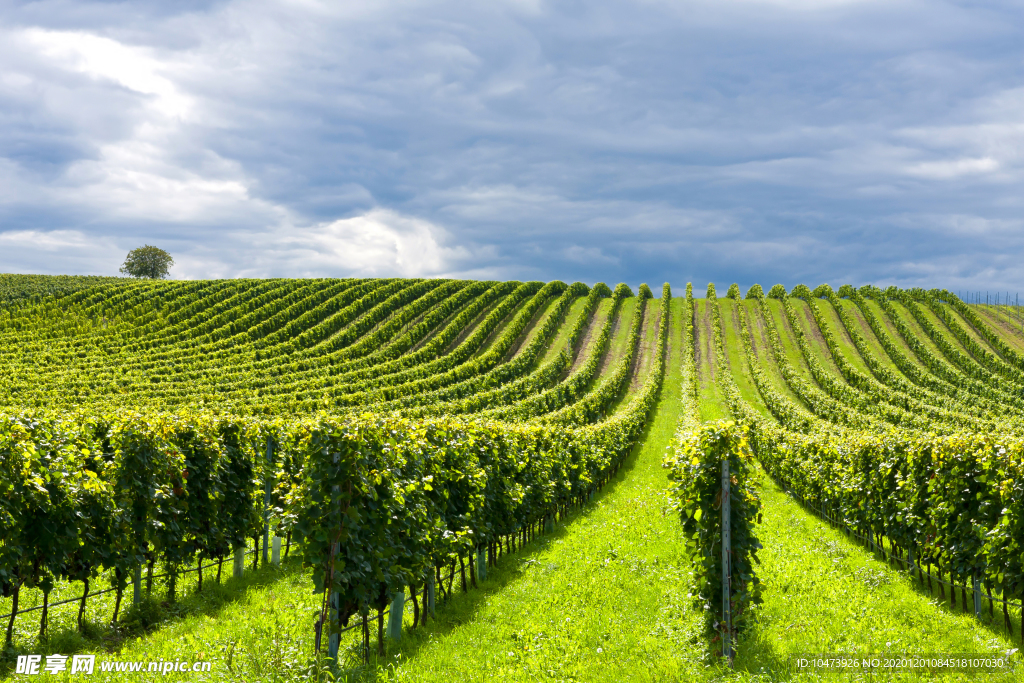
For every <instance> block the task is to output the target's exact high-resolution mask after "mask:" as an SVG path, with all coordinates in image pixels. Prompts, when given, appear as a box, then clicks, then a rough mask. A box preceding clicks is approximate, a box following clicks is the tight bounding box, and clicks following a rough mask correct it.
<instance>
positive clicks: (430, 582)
mask: <svg viewBox="0 0 1024 683" xmlns="http://www.w3.org/2000/svg"><path fill="white" fill-rule="evenodd" d="M434 580H435V579H434V569H433V567H431V569H430V575H429V576H428V577H427V604H426V605H424V606H423V608H424V609H425V610H427V611H428V612H430V616H434Z"/></svg>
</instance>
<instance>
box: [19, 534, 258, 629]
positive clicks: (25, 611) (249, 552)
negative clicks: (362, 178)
mask: <svg viewBox="0 0 1024 683" xmlns="http://www.w3.org/2000/svg"><path fill="white" fill-rule="evenodd" d="M254 552H256V550H255V549H253V550H246V551H245V555H246V556H248V555H252V554H253V553H254ZM216 564H217V563H216V562H211V563H210V564H208V565H206V567H207V569H209V568H210V567H212V566H214V565H216ZM201 568H202V560H200V563H199V566H197V567H193V568H192V569H182V570H181V571H180V572H177V576H181V575H182V574H191V573H192V572H197V571H199V570H200V569H201ZM168 576H170V572H168V573H164V574H157V575H156V576H153V577H152V578H154V579H163V578H166V577H168ZM116 590H117V588H104V589H103V590H101V591H90V592H89V595H88V596H86V595H79V596H78V597H77V598H68V599H67V600H60V601H58V602H50V603H47V604H46V608H47V609H49V608H51V607H58V606H60V605H67V604H70V603H72V602H82V598H84V597H89V598H93V597H96V596H97V595H105V594H107V593H113V592H114V591H116ZM41 609H43V605H37V606H35V607H29V608H27V609H19V610H18V611H16V612H13V613H8V614H2V615H0V619H10V618H11V614H15V615H17V616H21V615H22V614H28V613H30V612H35V611H37V610H41Z"/></svg>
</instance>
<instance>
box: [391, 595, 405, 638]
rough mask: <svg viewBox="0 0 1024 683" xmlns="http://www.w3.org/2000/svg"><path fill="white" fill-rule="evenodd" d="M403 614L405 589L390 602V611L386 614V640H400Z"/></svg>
mask: <svg viewBox="0 0 1024 683" xmlns="http://www.w3.org/2000/svg"><path fill="white" fill-rule="evenodd" d="M404 614H405V588H404V587H403V588H402V589H401V590H400V591H398V592H397V593H395V599H394V600H392V601H391V611H390V612H389V613H388V638H391V639H392V640H401V638H402V617H403V616H404Z"/></svg>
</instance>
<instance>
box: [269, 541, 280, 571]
mask: <svg viewBox="0 0 1024 683" xmlns="http://www.w3.org/2000/svg"><path fill="white" fill-rule="evenodd" d="M272 542H273V544H274V546H273V550H272V552H271V554H270V561H271V562H273V563H274V564H276V565H278V566H281V537H280V536H274V540H273V541H272Z"/></svg>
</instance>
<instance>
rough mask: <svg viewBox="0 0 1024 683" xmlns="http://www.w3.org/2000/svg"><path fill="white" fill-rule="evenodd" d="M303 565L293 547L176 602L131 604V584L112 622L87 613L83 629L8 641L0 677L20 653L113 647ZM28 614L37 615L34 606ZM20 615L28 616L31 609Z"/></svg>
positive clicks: (206, 611)
mask: <svg viewBox="0 0 1024 683" xmlns="http://www.w3.org/2000/svg"><path fill="white" fill-rule="evenodd" d="M293 550H295V548H294V547H293ZM301 571H302V560H301V558H300V556H299V553H298V552H293V553H291V554H290V555H289V557H287V558H283V559H282V561H281V566H280V567H275V566H273V565H265V566H263V567H261V568H259V569H256V570H253V569H249V568H247V569H246V571H245V573H244V574H243V575H242V577H241V578H238V579H236V578H233V577H232V578H228V579H226V580H223V581H222V582H221V583H216V582H215V581H213V580H207V581H205V582H204V584H203V590H202V592H199V591H195V590H192V591H190V592H188V593H186V594H185V595H183V596H179V597H178V599H177V600H176V601H175V602H167V601H166V600H160V599H159V598H158V597H156V596H155V595H154V596H153V597H147V598H145V599H144V600H143V601H142V602H140V603H139V604H138V605H131V604H130V600H131V594H130V589H129V590H128V591H125V600H126V601H127V602H128V603H129V604H124V603H122V612H121V616H120V618H119V619H118V621H117V623H116V624H110V623H107V622H98V621H95V620H90V619H86V620H84V621H83V624H82V632H81V633H80V632H79V631H78V630H76V629H75V628H74V627H73V626H60V627H53V626H51V628H50V629H49V632H48V634H47V637H46V638H44V639H40V638H38V637H35V638H32V639H28V640H22V641H18V640H17V639H16V640H15V642H14V644H13V645H12V646H11V647H8V648H6V649H4V650H2V651H0V679H5V678H7V677H9V676H10V675H11V674H12V673H13V672H14V669H15V665H16V663H17V658H18V655H25V654H38V655H43V656H44V657H45V656H46V655H49V654H62V655H71V654H75V653H79V652H85V651H98V650H103V651H105V652H108V653H109V652H116V651H117V650H118V649H119V648H120V646H121V644H122V643H124V642H126V641H128V640H131V639H134V638H140V637H144V636H145V635H147V634H150V633H153V632H155V631H157V630H159V629H160V628H161V627H163V626H166V625H169V624H172V623H174V622H176V621H178V620H181V619H184V618H186V617H189V616H194V615H203V616H210V617H213V616H216V615H217V614H218V613H219V612H220V611H221V610H222V609H223V608H224V607H226V606H228V605H230V604H232V603H235V602H239V601H241V600H243V599H244V598H245V596H246V594H247V593H248V592H249V591H250V590H252V589H254V588H264V587H266V586H269V585H271V584H274V583H276V582H277V581H280V580H281V579H283V578H285V577H287V576H290V575H292V574H294V573H295V572H301ZM154 594H155V591H154ZM65 607H74V609H75V610H76V611H77V609H78V607H77V604H76V603H71V604H69V605H65ZM31 614H33V615H35V616H36V618H37V619H38V612H35V613H31ZM19 618H20V619H27V618H29V615H27V614H26V615H24V616H22V617H19ZM37 623H38V622H37ZM4 626H6V620H4ZM0 635H2V634H0Z"/></svg>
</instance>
